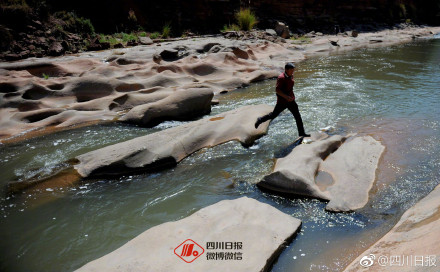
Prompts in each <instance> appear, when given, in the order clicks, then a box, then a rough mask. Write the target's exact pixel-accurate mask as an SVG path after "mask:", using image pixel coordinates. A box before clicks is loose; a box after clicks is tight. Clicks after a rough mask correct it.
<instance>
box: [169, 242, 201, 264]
mask: <svg viewBox="0 0 440 272" xmlns="http://www.w3.org/2000/svg"><path fill="white" fill-rule="evenodd" d="M203 252H205V250H204V249H203V247H201V246H200V245H199V244H197V243H196V242H194V241H193V240H191V239H186V240H185V241H184V242H183V243H181V244H180V245H179V246H177V247H176V248H175V249H174V254H176V255H177V256H178V257H179V258H180V259H182V260H184V261H185V262H187V263H191V262H193V261H194V260H195V259H197V258H198V257H200V256H201V255H202V254H203Z"/></svg>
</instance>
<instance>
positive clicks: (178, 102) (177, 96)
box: [119, 88, 214, 127]
mask: <svg viewBox="0 0 440 272" xmlns="http://www.w3.org/2000/svg"><path fill="white" fill-rule="evenodd" d="M213 97H214V93H213V91H212V90H210V89H207V88H194V89H188V90H182V91H176V92H174V93H173V94H172V95H169V96H168V97H166V98H165V99H162V100H159V101H157V102H154V103H149V104H143V105H139V106H136V107H134V108H132V109H131V110H130V111H129V112H128V113H127V114H126V115H124V116H123V117H122V118H120V119H119V120H120V121H123V122H129V123H135V124H140V125H143V126H148V127H152V126H155V125H157V124H159V123H161V122H163V121H165V120H180V121H184V120H191V119H193V118H195V117H199V116H202V115H205V114H208V113H210V112H211V100H212V98H213Z"/></svg>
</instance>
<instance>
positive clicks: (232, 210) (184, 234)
mask: <svg viewBox="0 0 440 272" xmlns="http://www.w3.org/2000/svg"><path fill="white" fill-rule="evenodd" d="M300 225H301V221H300V220H299V219H296V218H294V217H292V216H290V215H287V214H285V213H282V212H281V211H279V210H277V209H276V208H273V207H271V206H270V205H267V204H264V203H261V202H259V201H257V200H254V199H251V198H247V197H242V198H239V199H235V200H223V201H220V202H218V203H216V204H214V205H211V206H208V207H206V208H203V209H201V210H199V211H198V212H196V213H194V214H193V215H191V216H188V217H186V218H184V219H181V220H179V221H175V222H168V223H164V224H161V225H158V226H156V227H153V228H151V229H149V230H147V231H145V232H144V233H142V234H140V235H139V236H137V237H135V238H134V239H133V240H131V241H129V242H128V243H126V244H125V245H123V246H122V247H120V248H118V249H116V250H115V251H113V252H111V253H109V254H107V255H105V256H103V257H101V258H99V259H97V260H94V261H92V262H90V263H88V264H86V265H84V266H83V267H81V268H80V269H78V270H77V271H158V272H160V271H163V272H165V271H166V272H168V271H234V272H240V271H243V272H244V271H246V272H249V271H267V270H268V269H269V268H270V265H271V263H272V262H273V261H274V259H275V258H276V257H277V256H278V255H279V254H280V252H281V250H282V249H283V248H284V246H285V245H286V244H287V243H288V242H289V241H291V240H292V239H293V237H294V235H295V233H296V232H297V230H298V228H299V227H300ZM187 239H192V240H194V241H195V242H196V243H198V244H199V245H201V246H202V247H203V248H204V253H203V254H202V255H201V256H200V257H198V258H197V259H195V260H194V261H193V262H191V263H186V262H184V261H183V260H181V259H180V258H179V257H178V256H176V255H175V254H174V248H176V247H177V246H178V245H179V244H181V243H182V242H183V241H185V240H187ZM207 242H242V246H243V247H242V250H236V251H234V250H217V251H216V250H209V249H207V247H206V243H207ZM152 249H154V250H152ZM224 251H232V252H241V253H242V254H243V255H242V260H207V257H206V254H207V253H208V252H224Z"/></svg>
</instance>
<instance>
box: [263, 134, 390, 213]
mask: <svg viewBox="0 0 440 272" xmlns="http://www.w3.org/2000/svg"><path fill="white" fill-rule="evenodd" d="M349 136H350V135H349ZM349 136H340V135H334V136H331V137H328V138H324V139H319V140H316V141H312V142H311V143H310V144H302V145H299V146H298V147H295V148H294V149H293V150H292V152H291V153H290V154H288V155H287V156H286V157H284V158H281V159H278V160H277V161H276V164H275V168H274V171H273V172H272V173H271V174H269V175H267V176H265V177H264V178H263V179H262V180H261V181H260V182H259V183H258V186H260V187H262V188H265V189H269V190H272V191H275V192H279V193H287V194H293V195H302V196H307V197H313V198H318V199H322V200H328V201H329V203H328V204H327V207H326V210H330V211H335V212H341V211H353V210H356V209H360V208H362V207H363V206H365V204H366V203H367V202H368V192H369V191H370V189H371V187H372V185H373V183H374V181H375V172H376V168H377V165H378V163H379V159H380V157H381V155H382V152H383V151H384V149H385V148H384V146H383V145H382V144H381V143H380V142H378V141H376V140H375V139H374V138H372V137H370V136H365V137H354V138H350V140H349V141H348V142H346V140H347V139H348V138H349ZM315 137H316V136H315Z"/></svg>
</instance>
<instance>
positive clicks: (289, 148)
mask: <svg viewBox="0 0 440 272" xmlns="http://www.w3.org/2000/svg"><path fill="white" fill-rule="evenodd" d="M303 139H304V137H302V136H301V137H298V138H297V139H296V140H295V141H293V143H290V144H289V145H287V146H283V147H281V149H279V150H278V151H275V154H274V156H275V158H276V159H280V158H284V157H285V156H287V155H288V154H289V153H290V152H292V150H293V149H294V148H295V147H297V146H298V145H300V144H301V143H302V141H303Z"/></svg>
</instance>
